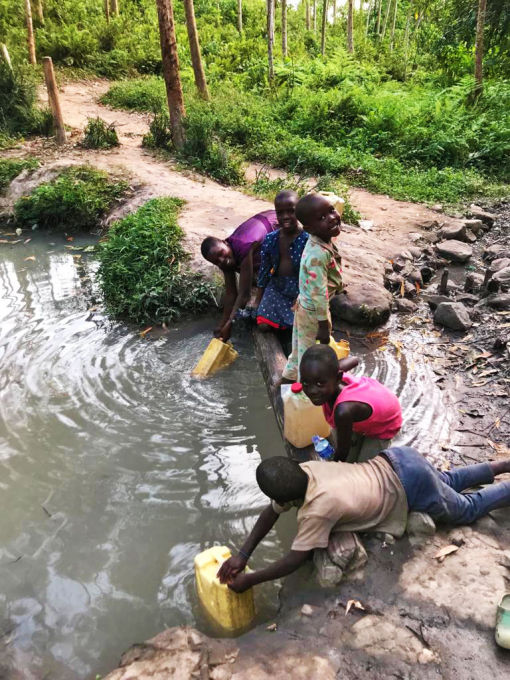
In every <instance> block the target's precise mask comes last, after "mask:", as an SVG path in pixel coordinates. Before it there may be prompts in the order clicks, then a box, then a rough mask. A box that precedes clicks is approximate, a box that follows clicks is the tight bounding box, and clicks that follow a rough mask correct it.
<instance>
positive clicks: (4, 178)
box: [0, 158, 39, 191]
mask: <svg viewBox="0 0 510 680" xmlns="http://www.w3.org/2000/svg"><path fill="white" fill-rule="evenodd" d="M38 165H39V161H38V160H37V159H36V158H2V159H0V191H3V190H4V189H5V188H6V187H8V186H9V184H10V183H11V182H12V180H13V179H15V178H16V177H17V176H18V175H19V174H20V172H22V171H23V170H33V169H34V168H37V167H38Z"/></svg>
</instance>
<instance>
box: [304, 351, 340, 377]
mask: <svg viewBox="0 0 510 680" xmlns="http://www.w3.org/2000/svg"><path fill="white" fill-rule="evenodd" d="M311 361H316V362H317V363H319V364H321V365H322V366H324V368H326V369H327V370H328V371H331V373H333V374H334V375H336V374H337V373H338V357H337V355H336V352H335V350H334V349H333V348H332V347H330V346H329V345H312V347H309V348H308V349H307V350H306V351H305V352H304V354H303V358H302V359H301V364H300V368H301V367H302V366H303V364H307V363H309V362H311Z"/></svg>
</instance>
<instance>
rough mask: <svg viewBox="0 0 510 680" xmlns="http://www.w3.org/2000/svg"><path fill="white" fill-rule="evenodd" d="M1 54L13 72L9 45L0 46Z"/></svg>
mask: <svg viewBox="0 0 510 680" xmlns="http://www.w3.org/2000/svg"><path fill="white" fill-rule="evenodd" d="M0 52H2V57H3V60H4V61H5V63H6V64H7V66H8V67H9V68H10V69H11V71H12V64H11V57H10V56H9V50H8V49H7V45H6V44H5V43H1V44H0Z"/></svg>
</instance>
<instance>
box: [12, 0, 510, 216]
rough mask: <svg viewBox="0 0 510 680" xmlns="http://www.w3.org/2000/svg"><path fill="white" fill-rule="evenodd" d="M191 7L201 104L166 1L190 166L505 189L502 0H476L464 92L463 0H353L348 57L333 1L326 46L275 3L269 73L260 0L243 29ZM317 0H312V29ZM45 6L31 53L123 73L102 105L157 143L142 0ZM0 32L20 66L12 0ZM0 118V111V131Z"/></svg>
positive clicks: (21, 33) (217, 9) (151, 27)
mask: <svg viewBox="0 0 510 680" xmlns="http://www.w3.org/2000/svg"><path fill="white" fill-rule="evenodd" d="M194 4H195V13H196V17H197V26H198V32H199V36H200V43H201V51H202V56H203V62H204V68H205V73H206V77H207V81H208V85H209V89H210V91H211V94H212V101H211V103H210V104H208V103H207V102H204V101H202V100H200V99H199V98H198V97H197V96H196V94H195V86H194V79H193V70H192V67H191V58H190V52H189V47H188V38H187V33H186V24H185V19H184V8H183V5H182V3H177V2H174V3H173V5H174V13H175V19H176V32H177V43H178V52H179V61H180V72H181V78H182V82H183V88H184V93H185V99H186V112H187V118H186V121H185V126H186V134H187V142H186V146H185V148H184V149H183V150H182V152H181V160H185V161H186V162H187V163H188V164H190V165H191V166H193V167H195V168H197V169H199V170H200V171H202V172H205V173H207V174H210V175H211V176H213V177H216V178H217V179H219V180H220V181H222V182H225V183H239V182H241V181H242V169H241V163H242V161H258V162H262V163H267V164H269V165H273V166H276V167H279V168H282V169H285V170H287V171H288V172H289V173H292V174H298V175H300V176H304V175H314V176H320V177H322V176H325V175H331V176H333V177H334V178H335V179H337V180H338V179H340V180H341V181H343V182H346V183H348V184H356V185H360V186H364V187H366V188H368V189H370V190H373V191H378V192H384V193H389V194H391V195H392V196H394V197H396V198H402V199H414V200H420V201H428V202H438V201H439V202H442V203H446V204H449V203H457V202H461V201H470V200H472V199H473V198H474V197H476V196H477V195H480V194H482V195H485V196H488V197H491V196H500V195H502V194H504V193H505V192H507V191H508V187H507V186H504V184H505V183H508V182H509V181H510V161H509V158H510V153H509V151H510V81H509V80H508V78H509V73H510V31H509V30H508V16H509V14H508V11H506V10H507V8H506V5H505V0H487V14H486V20H485V56H484V64H483V65H484V77H485V83H484V90H483V95H482V96H481V97H479V98H478V99H475V98H473V96H472V93H473V84H474V80H473V72H474V61H475V50H474V43H475V34H476V19H477V16H476V15H477V2H476V0H427V2H424V0H399V1H398V2H396V1H395V0H374V2H370V3H365V4H364V6H363V9H362V10H359V9H358V10H356V12H355V15H354V52H353V53H352V54H351V53H349V52H348V51H347V49H346V48H347V39H346V24H347V17H346V15H347V3H346V4H345V5H342V6H341V7H339V9H338V12H337V16H336V21H335V23H334V24H331V23H328V25H327V36H326V45H325V53H324V55H322V54H321V44H320V43H321V40H320V38H321V36H320V30H318V31H317V32H314V31H313V30H307V29H306V26H305V2H304V0H303V1H302V2H299V3H298V5H297V7H294V6H292V7H289V8H288V30H287V33H288V56H283V54H282V47H281V41H280V38H281V12H280V11H277V12H276V15H277V16H276V36H275V47H274V78H273V79H272V80H271V81H270V80H269V78H268V60H267V43H266V17H265V10H266V7H265V3H264V2H263V0H243V33H242V35H240V34H239V32H238V31H237V15H236V13H237V1H236V0H195V3H194ZM322 4H323V3H320V2H317V7H318V13H319V16H318V21H317V25H318V26H320V23H321V22H320V19H321V12H322ZM330 8H331V4H330ZM369 8H370V10H369ZM278 9H280V8H278ZM330 11H331V10H330ZM44 12H45V22H44V25H39V24H38V22H37V18H35V19H34V21H35V26H36V45H37V53H38V56H39V57H41V56H42V55H46V54H49V55H50V56H52V58H53V60H54V62H55V64H56V65H57V67H59V68H61V69H65V68H71V69H73V70H74V69H81V70H82V71H84V72H88V73H91V74H94V75H100V76H106V77H109V78H126V77H129V78H131V80H124V81H123V82H121V83H119V84H118V85H116V86H114V87H113V88H112V90H111V91H110V92H109V93H108V94H107V96H106V97H105V101H106V102H108V103H110V104H111V105H112V106H118V107H123V108H130V109H133V110H137V111H149V112H153V113H155V114H157V115H156V117H155V120H154V123H153V125H152V126H151V132H150V135H148V136H147V138H146V144H147V145H149V146H156V147H161V148H166V149H168V148H169V144H170V142H169V130H168V122H167V121H168V118H167V116H166V99H165V88H164V84H163V81H162V79H161V77H160V76H161V69H162V65H161V54H160V46H159V34H158V21H157V14H156V3H155V1H154V0H122V2H121V5H120V12H121V13H120V16H115V17H111V18H110V21H109V23H108V22H107V21H106V19H105V16H104V6H103V3H102V2H99V1H98V0H64V2H62V0H58V1H57V0H45V2H44ZM378 14H379V15H380V17H381V19H380V21H378V19H377V16H378ZM0 40H5V41H6V43H7V45H8V47H9V50H10V51H11V57H12V58H13V63H15V64H16V68H19V64H21V63H22V62H26V46H25V28H24V20H23V3H21V2H20V3H17V4H16V5H15V7H12V2H11V0H0ZM140 76H142V78H141V79H140ZM0 85H1V83H0ZM0 91H2V87H0ZM0 106H1V105H0ZM0 114H1V111H0ZM29 118H30V116H29ZM0 119H1V115H0ZM11 119H12V116H11ZM20 121H21V118H20ZM2 125H4V124H3V123H2V122H1V120H0V134H1V131H2V130H3V129H4V128H5V125H4V128H2ZM20 125H21V127H23V128H27V131H24V130H21V131H14V132H11V131H9V132H8V134H29V132H30V130H32V129H36V128H37V125H35V124H32V123H30V124H28V125H25V124H21V123H20ZM4 134H7V133H4Z"/></svg>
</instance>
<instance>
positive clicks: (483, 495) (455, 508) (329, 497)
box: [218, 446, 510, 593]
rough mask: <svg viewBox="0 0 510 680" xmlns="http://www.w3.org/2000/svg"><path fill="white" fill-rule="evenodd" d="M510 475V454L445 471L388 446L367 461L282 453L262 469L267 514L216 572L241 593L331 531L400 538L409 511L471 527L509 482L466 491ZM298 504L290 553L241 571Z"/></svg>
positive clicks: (303, 556) (295, 562) (499, 500)
mask: <svg viewBox="0 0 510 680" xmlns="http://www.w3.org/2000/svg"><path fill="white" fill-rule="evenodd" d="M504 472H510V459H508V460H504V461H499V462H495V463H479V464H477V465H469V466H467V467H460V468H454V469H453V470H450V471H448V472H440V471H438V470H436V469H435V468H433V467H432V466H431V465H430V463H428V462H427V461H426V460H425V458H424V457H423V456H422V455H421V454H419V453H418V451H416V450H415V449H413V448H410V447H407V446H402V447H393V448H389V449H386V451H383V452H381V453H380V454H379V455H378V456H376V458H373V459H372V460H369V461H367V462H366V463H357V464H355V465H353V464H351V463H324V462H322V461H311V462H308V463H302V464H298V463H296V462H295V461H292V460H290V459H288V458H284V457H280V456H277V457H274V458H269V459H267V460H265V461H263V462H262V463H260V465H259V466H258V468H257V473H256V474H257V482H258V485H259V487H260V489H261V490H262V492H263V493H264V494H265V495H266V496H268V497H269V498H270V499H271V503H270V504H269V505H268V506H267V507H266V508H265V509H264V510H263V511H262V513H261V515H260V517H259V518H258V520H257V522H256V523H255V526H254V527H253V529H252V531H251V533H250V535H249V536H248V538H247V539H246V541H245V542H244V544H243V546H242V548H241V550H240V551H239V554H238V555H235V556H233V557H231V558H230V559H228V560H227V561H226V562H224V563H223V564H222V566H221V568H220V570H219V571H218V578H219V579H220V581H221V582H222V583H228V585H229V587H230V588H231V589H232V590H234V591H235V592H238V593H242V592H243V591H245V590H247V589H248V588H250V587H251V586H254V585H256V584H258V583H262V582H263V581H270V580H273V579H276V578H281V577H282V576H287V575H288V574H291V573H292V572H293V571H295V570H296V569H297V568H298V567H299V566H300V565H302V564H303V563H304V562H305V561H306V560H307V559H308V558H309V557H310V556H311V551H312V550H314V549H316V548H326V547H327V546H328V541H329V539H330V534H331V533H332V532H344V531H364V532H367V531H380V532H385V533H390V534H393V535H394V536H397V537H398V536H402V534H403V533H404V530H405V526H406V520H407V513H408V512H411V511H416V512H426V513H428V514H429V515H430V516H431V517H432V518H433V519H434V520H436V521H439V522H445V523H449V524H456V525H461V524H470V523H471V522H474V521H475V520H476V519H478V518H479V517H482V516H483V515H486V514H487V513H488V512H490V511H491V510H494V509H496V508H501V507H506V506H510V482H501V483H500V484H494V485H493V486H489V487H486V488H484V489H482V490H481V491H473V492H471V493H461V492H462V491H463V490H464V489H468V488H471V487H473V486H476V485H479V484H491V483H492V482H493V481H494V477H495V476H496V475H499V474H502V473H504ZM291 506H297V507H299V511H298V514H297V521H298V531H297V535H296V537H295V539H294V541H293V543H292V547H291V550H290V551H289V552H288V553H287V555H285V557H283V558H282V559H280V560H278V561H277V562H275V563H274V564H272V565H270V566H269V567H266V568H265V569H261V570H259V571H254V572H249V573H241V572H242V571H243V569H244V568H245V566H246V563H247V562H248V560H249V558H250V556H251V554H252V552H253V551H254V550H255V548H256V547H257V545H258V544H259V543H260V541H261V540H262V539H263V538H264V537H265V536H266V534H267V533H268V532H269V531H270V530H271V529H272V527H273V526H274V524H275V522H276V520H277V519H278V517H279V516H280V514H281V513H282V512H285V511H286V510H289V509H290V507H291Z"/></svg>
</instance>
